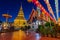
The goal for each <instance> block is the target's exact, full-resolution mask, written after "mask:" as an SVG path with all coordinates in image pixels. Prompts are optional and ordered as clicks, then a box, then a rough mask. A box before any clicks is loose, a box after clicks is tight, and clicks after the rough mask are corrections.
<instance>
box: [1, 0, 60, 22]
mask: <svg viewBox="0 0 60 40" xmlns="http://www.w3.org/2000/svg"><path fill="white" fill-rule="evenodd" d="M39 2H40V3H41V4H42V5H43V6H44V8H45V9H46V10H47V11H48V9H47V6H46V4H45V3H44V1H43V0H39ZM21 4H22V7H23V12H24V16H25V19H26V20H28V19H29V15H30V13H31V11H32V9H33V8H34V9H35V10H36V6H35V5H34V4H33V3H29V2H27V0H0V20H2V21H5V18H4V17H2V14H5V13H8V14H10V15H12V18H10V19H9V20H8V21H9V22H13V21H14V19H15V18H16V16H17V14H18V12H19V9H20V6H21ZM50 4H51V7H52V9H53V11H54V14H55V16H56V9H55V4H54V0H50ZM59 5H60V4H59ZM59 9H60V8H59Z"/></svg>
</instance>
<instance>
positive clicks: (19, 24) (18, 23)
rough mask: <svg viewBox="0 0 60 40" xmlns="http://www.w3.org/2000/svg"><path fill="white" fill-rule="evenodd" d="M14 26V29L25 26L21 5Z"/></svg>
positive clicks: (25, 21)
mask: <svg viewBox="0 0 60 40" xmlns="http://www.w3.org/2000/svg"><path fill="white" fill-rule="evenodd" d="M14 26H15V27H18V28H19V27H24V26H27V20H25V18H24V13H23V10H22V5H21V8H20V10H19V13H18V15H17V17H16V19H15V20H14Z"/></svg>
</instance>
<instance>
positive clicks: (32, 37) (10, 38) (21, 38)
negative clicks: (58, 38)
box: [0, 30, 39, 40]
mask: <svg viewBox="0 0 60 40" xmlns="http://www.w3.org/2000/svg"><path fill="white" fill-rule="evenodd" d="M37 38H38V39H39V34H36V33H35V32H33V31H32V32H28V35H27V33H26V32H24V31H21V30H20V31H16V32H8V33H1V34H0V40H37Z"/></svg>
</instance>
